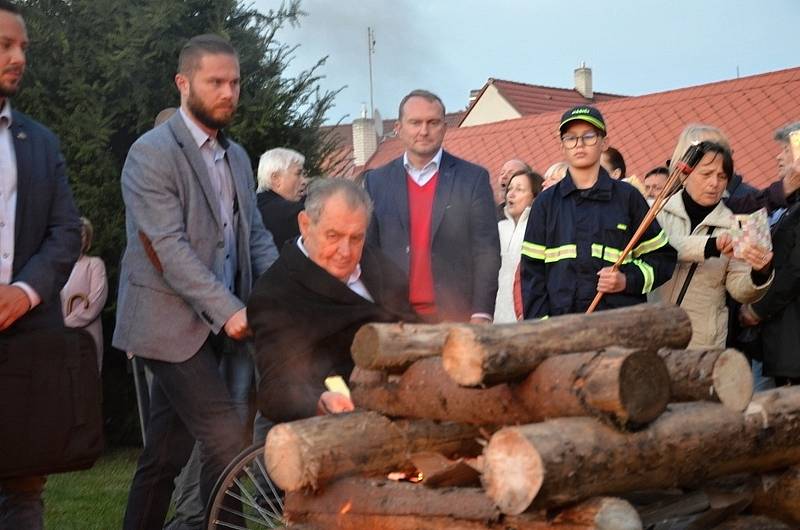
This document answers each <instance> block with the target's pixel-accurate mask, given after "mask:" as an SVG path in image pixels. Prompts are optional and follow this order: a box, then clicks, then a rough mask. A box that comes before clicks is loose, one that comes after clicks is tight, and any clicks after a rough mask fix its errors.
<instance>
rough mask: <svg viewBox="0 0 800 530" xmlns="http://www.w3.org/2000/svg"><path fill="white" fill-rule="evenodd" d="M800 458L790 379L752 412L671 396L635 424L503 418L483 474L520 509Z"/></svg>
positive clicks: (798, 406)
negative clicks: (657, 412) (516, 422)
mask: <svg viewBox="0 0 800 530" xmlns="http://www.w3.org/2000/svg"><path fill="white" fill-rule="evenodd" d="M796 463H800V387H794V388H791V387H788V388H780V389H776V390H771V391H769V392H762V393H760V394H757V395H756V397H755V398H754V400H753V402H752V403H751V405H750V406H749V407H748V409H747V411H746V412H745V413H744V414H742V413H737V412H735V411H732V410H730V409H728V408H726V407H724V406H722V405H720V404H717V403H707V402H697V403H678V404H672V405H670V407H669V409H668V411H667V412H666V413H664V414H663V415H662V416H661V417H659V419H657V420H656V421H655V422H653V423H652V424H651V425H650V426H649V427H648V428H647V429H645V430H643V431H640V432H636V433H620V432H618V431H616V430H614V429H612V428H609V427H608V426H606V425H604V424H602V423H600V422H598V421H596V420H593V419H590V418H559V419H555V420H551V421H548V422H544V423H539V424H533V425H525V426H521V427H509V428H505V429H502V430H500V431H499V432H497V433H495V434H494V435H493V436H492V438H491V441H490V442H489V445H488V446H487V448H486V449H485V450H484V462H483V466H484V467H483V479H482V481H483V484H484V488H485V489H486V492H487V494H488V495H489V497H490V498H492V499H493V500H494V501H495V503H497V505H498V506H499V508H500V510H501V511H502V512H504V513H512V514H516V513H521V512H522V511H524V510H525V509H527V508H528V507H529V506H531V505H533V506H534V507H552V506H558V505H561V504H565V503H568V502H574V501H578V500H581V499H585V498H588V497H592V496H596V495H600V494H604V495H616V494H620V493H625V492H630V491H636V490H645V489H661V488H670V487H675V486H688V485H692V484H697V483H700V482H703V481H705V480H707V479H711V478H715V477H721V476H725V475H731V474H734V473H751V472H766V471H771V470H775V469H780V468H783V467H786V466H789V465H792V464H796ZM532 503H533V504H532Z"/></svg>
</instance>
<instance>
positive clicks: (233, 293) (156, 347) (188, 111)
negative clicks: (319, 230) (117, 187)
mask: <svg viewBox="0 0 800 530" xmlns="http://www.w3.org/2000/svg"><path fill="white" fill-rule="evenodd" d="M175 82H176V85H177V86H178V90H179V91H180V95H181V107H180V110H179V112H177V113H176V114H175V115H174V116H173V117H172V118H170V119H169V120H168V121H167V122H166V123H164V124H162V125H160V126H158V127H156V128H155V129H153V130H151V131H149V132H147V133H145V134H144V135H143V136H142V137H141V138H139V139H138V140H137V141H136V142H135V143H134V145H133V146H132V147H131V150H130V152H129V153H128V158H127V160H126V161H125V166H124V168H123V170H122V194H123V199H124V201H125V218H126V233H127V239H128V242H127V247H126V249H125V254H124V255H123V258H122V270H121V273H120V290H119V299H118V309H117V326H116V330H115V333H114V346H115V347H117V348H119V349H121V350H123V351H129V352H134V353H135V355H136V356H137V357H140V358H142V359H143V360H144V362H145V364H146V365H147V366H148V367H149V368H150V370H151V371H152V373H153V376H154V381H153V389H152V394H151V403H150V423H149V428H148V431H147V437H146V441H145V447H144V451H143V453H142V456H141V457H140V459H139V463H138V468H137V470H136V474H135V476H134V479H133V484H132V485H131V491H130V494H129V496H128V507H127V510H126V513H125V521H124V528H126V529H140V530H145V529H152V528H161V527H162V525H163V524H164V518H165V517H166V514H167V510H168V508H169V501H170V495H171V493H172V489H173V479H174V478H175V476H176V475H177V474H178V472H179V471H180V469H181V468H182V467H183V465H184V464H185V463H186V461H187V459H188V458H189V455H190V453H191V451H192V447H193V446H194V443H195V440H197V441H198V442H199V445H200V454H201V461H202V462H203V466H202V473H201V479H200V493H201V499H202V501H203V502H206V501H207V499H208V496H209V494H210V492H211V489H212V488H213V485H214V482H215V481H216V479H217V477H218V476H219V475H220V473H221V472H222V470H223V469H224V468H225V466H226V465H227V464H228V463H229V462H230V461H231V460H232V459H233V458H234V457H235V456H236V455H237V454H238V453H239V451H240V450H241V449H242V448H243V447H244V445H245V429H244V425H243V423H242V421H241V420H240V418H239V416H238V415H237V412H236V408H235V404H234V402H233V400H232V399H231V396H230V394H229V391H228V389H227V388H226V385H225V383H224V382H223V379H222V377H221V375H220V372H219V360H220V357H221V356H224V355H227V354H228V353H227V352H230V351H232V350H234V349H236V346H237V345H236V344H235V341H240V340H242V339H244V338H245V337H247V336H248V335H249V328H248V324H247V315H246V311H245V302H246V300H247V297H248V296H249V294H250V290H251V287H252V285H253V282H254V281H255V279H256V278H258V276H259V275H260V274H261V273H263V272H264V271H265V270H266V269H267V268H268V267H269V266H270V265H271V264H272V262H273V261H274V260H275V259H276V258H277V255H278V253H277V250H276V249H275V245H274V244H273V242H272V237H271V236H270V235H269V233H268V232H267V231H266V230H265V229H264V225H263V223H262V221H261V216H260V214H259V212H258V210H257V208H256V201H255V193H254V180H253V175H252V170H251V166H250V161H249V159H248V157H247V153H246V152H245V151H244V149H243V148H242V147H241V146H239V145H238V144H236V143H234V142H232V141H230V140H229V139H227V138H226V137H225V136H224V135H223V133H222V131H221V130H220V129H222V128H223V127H224V126H226V125H227V124H228V123H229V122H230V120H231V118H232V116H233V114H234V111H235V109H236V106H237V103H238V99H239V60H238V56H237V54H236V51H235V50H234V49H233V47H232V46H231V45H230V43H229V42H228V41H226V40H224V39H222V38H220V37H217V36H215V35H201V36H198V37H194V38H192V39H191V40H190V41H189V42H188V43H187V44H186V45H185V46H184V47H183V49H182V50H181V54H180V58H179V61H178V74H177V75H176V76H175Z"/></svg>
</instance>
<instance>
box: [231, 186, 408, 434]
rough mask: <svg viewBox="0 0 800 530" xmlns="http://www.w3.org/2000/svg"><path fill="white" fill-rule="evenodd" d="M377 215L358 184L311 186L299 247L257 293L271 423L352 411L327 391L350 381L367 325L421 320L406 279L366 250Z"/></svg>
mask: <svg viewBox="0 0 800 530" xmlns="http://www.w3.org/2000/svg"><path fill="white" fill-rule="evenodd" d="M371 210H372V204H371V201H370V199H369V197H368V196H367V194H366V192H365V191H364V190H363V189H362V188H360V187H359V186H357V185H355V184H353V183H352V182H349V181H346V180H340V179H322V180H320V181H317V182H315V183H313V184H312V185H311V187H310V189H309V193H308V197H307V199H306V209H305V211H303V212H301V213H300V214H299V215H298V222H299V227H300V237H299V238H297V239H295V240H290V241H289V242H287V244H286V245H285V246H284V248H283V251H282V252H281V255H280V257H279V258H278V260H277V261H276V262H275V264H274V265H273V266H272V267H271V268H270V269H269V270H268V271H267V272H266V273H265V274H264V275H263V276H262V277H261V278H260V279H259V280H258V282H257V283H256V286H255V289H254V291H253V294H252V296H251V297H250V301H249V302H248V306H247V315H248V322H250V326H251V329H252V330H253V332H254V334H255V350H256V364H257V366H258V372H259V377H260V381H259V385H258V405H259V409H260V410H261V413H262V414H264V415H265V416H266V417H267V418H269V419H271V420H272V421H275V422H284V421H292V420H296V419H299V418H304V417H309V416H313V415H314V414H315V413H316V412H317V411H318V410H320V409H322V410H325V411H328V412H342V411H345V410H350V409H352V403H351V402H350V401H349V399H348V398H346V397H345V396H344V395H343V394H338V393H333V392H326V390H325V386H324V381H325V379H326V378H327V377H330V376H336V375H338V376H341V377H343V378H345V379H346V378H347V377H348V376H349V375H350V372H351V370H352V369H353V361H352V359H351V357H350V344H351V343H352V341H353V336H354V335H355V333H356V331H358V329H359V328H360V327H361V326H362V325H363V324H366V323H368V322H396V321H416V320H417V317H416V316H415V314H414V313H413V311H412V310H411V308H410V306H409V304H408V283H407V281H406V276H405V274H404V273H403V272H402V271H400V270H399V269H398V268H397V267H396V266H395V265H394V264H393V263H392V262H391V261H389V260H388V258H386V257H384V256H383V254H382V253H381V252H380V251H379V250H377V249H372V248H364V242H365V237H366V231H367V225H368V224H369V220H370V216H371V214H372V212H371Z"/></svg>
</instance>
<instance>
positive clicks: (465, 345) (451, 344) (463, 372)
mask: <svg viewBox="0 0 800 530" xmlns="http://www.w3.org/2000/svg"><path fill="white" fill-rule="evenodd" d="M485 357H486V353H485V351H484V348H483V345H481V344H480V342H479V341H478V340H477V335H476V334H475V331H474V330H472V329H471V328H469V327H467V326H458V327H454V328H453V329H451V330H450V333H448V335H447V340H445V343H444V349H443V350H442V365H443V366H444V369H445V371H447V373H448V374H449V375H450V377H451V378H452V379H453V380H454V381H455V382H456V383H458V384H459V385H462V386H476V385H479V384H481V383H482V382H483V376H484V372H483V359H484V358H485Z"/></svg>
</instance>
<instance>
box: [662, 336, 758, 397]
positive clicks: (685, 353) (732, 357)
mask: <svg viewBox="0 0 800 530" xmlns="http://www.w3.org/2000/svg"><path fill="white" fill-rule="evenodd" d="M658 354H659V355H660V356H661V358H662V359H664V363H665V364H666V366H667V370H668V371H669V375H670V380H671V381H672V384H671V394H672V400H673V401H701V400H705V401H718V402H720V403H722V404H723V405H725V406H726V407H728V408H730V409H732V410H736V411H739V412H741V411H743V410H744V409H746V408H747V405H748V404H749V403H750V400H751V399H752V398H753V372H752V371H751V369H750V363H749V362H748V361H747V358H746V357H745V356H744V355H743V354H742V353H740V352H738V351H736V350H734V349H728V350H721V349H718V350H672V349H667V348H664V349H662V350H660V351H659V352H658Z"/></svg>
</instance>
